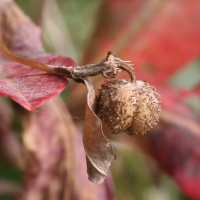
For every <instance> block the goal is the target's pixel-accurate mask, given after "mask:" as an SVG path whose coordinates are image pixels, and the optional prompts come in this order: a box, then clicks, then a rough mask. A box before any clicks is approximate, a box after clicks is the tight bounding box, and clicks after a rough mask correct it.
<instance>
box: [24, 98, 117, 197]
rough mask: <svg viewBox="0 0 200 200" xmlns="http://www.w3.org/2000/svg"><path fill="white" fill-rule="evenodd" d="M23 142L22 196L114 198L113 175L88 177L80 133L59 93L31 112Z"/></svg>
mask: <svg viewBox="0 0 200 200" xmlns="http://www.w3.org/2000/svg"><path fill="white" fill-rule="evenodd" d="M26 126H27V129H26V131H25V132H24V135H23V138H24V145H25V151H26V158H27V165H26V171H25V182H24V191H23V195H22V198H21V199H22V200H32V199H33V200H100V199H104V200H115V199H116V198H115V195H114V190H113V187H112V181H111V177H110V176H108V178H107V179H106V180H105V181H104V183H102V184H101V185H96V184H93V183H91V182H90V181H89V180H88V178H87V173H86V163H85V153H84V148H83V143H82V139H81V138H82V137H81V134H79V133H78V131H77V130H76V127H75V125H74V123H73V121H72V119H71V117H70V115H69V112H68V110H67V109H66V107H65V106H64V104H63V102H62V100H61V99H60V98H59V97H56V98H54V99H52V100H50V101H48V102H46V103H45V104H44V105H42V106H41V107H40V108H38V109H37V111H36V112H32V113H31V118H30V121H28V123H27V124H26Z"/></svg>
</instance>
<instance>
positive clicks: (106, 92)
mask: <svg viewBox="0 0 200 200" xmlns="http://www.w3.org/2000/svg"><path fill="white" fill-rule="evenodd" d="M101 87H102V88H101V89H100V90H99V93H98V97H99V116H100V118H101V119H102V120H103V121H104V123H105V124H106V125H107V126H108V127H110V128H111V130H112V132H113V133H115V134H116V133H121V132H126V133H128V134H131V135H133V134H142V135H143V134H145V133H146V131H147V130H150V128H152V127H153V125H154V124H156V122H157V121H158V120H159V115H160V112H161V102H160V95H159V94H158V93H157V92H156V91H155V88H154V87H152V86H150V85H149V84H148V83H146V82H143V81H136V83H133V82H130V81H128V80H124V79H122V80H119V79H113V80H110V81H106V82H105V83H104V84H102V86H101Z"/></svg>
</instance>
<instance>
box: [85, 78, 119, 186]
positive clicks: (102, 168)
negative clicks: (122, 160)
mask: <svg viewBox="0 0 200 200" xmlns="http://www.w3.org/2000/svg"><path fill="white" fill-rule="evenodd" d="M84 82H85V84H86V86H87V89H88V95H87V105H86V112H85V128H84V134H83V144H84V148H85V152H86V160H87V173H88V176H89V180H90V181H92V182H93V183H102V182H103V181H104V179H105V177H106V172H107V170H108V168H109V166H110V164H111V162H112V161H113V160H114V159H115V158H116V155H115V153H114V151H113V148H112V145H111V142H110V141H109V140H108V139H107V138H106V137H105V136H104V134H103V132H102V123H101V121H100V119H99V118H98V117H97V116H96V114H95V112H94V111H95V107H96V96H95V91H94V88H93V85H92V83H91V81H90V79H89V78H88V77H87V78H84Z"/></svg>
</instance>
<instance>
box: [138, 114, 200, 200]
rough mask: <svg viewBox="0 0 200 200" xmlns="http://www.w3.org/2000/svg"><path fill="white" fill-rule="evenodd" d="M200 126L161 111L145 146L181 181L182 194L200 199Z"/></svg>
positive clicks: (146, 139) (161, 164)
mask: <svg viewBox="0 0 200 200" xmlns="http://www.w3.org/2000/svg"><path fill="white" fill-rule="evenodd" d="M199 133H200V126H199V124H198V123H195V122H194V121H192V120H190V119H188V118H185V117H182V116H177V115H174V114H172V113H170V112H164V111H163V113H162V118H161V122H160V123H159V124H158V125H157V126H156V127H155V129H154V130H152V131H150V133H149V134H147V136H146V138H138V139H139V140H145V143H143V145H145V147H144V148H145V149H146V150H147V151H148V153H150V154H151V155H152V156H153V157H154V158H155V159H156V160H157V161H158V163H159V164H160V166H161V167H162V168H163V169H164V170H165V171H167V172H168V173H169V174H170V175H171V176H172V177H173V178H174V180H175V181H176V182H177V183H178V185H179V187H180V188H181V190H182V191H183V193H185V194H187V195H188V196H190V197H192V198H195V199H199V198H200V191H199V185H200V163H199V160H200V150H199V146H200V134H199Z"/></svg>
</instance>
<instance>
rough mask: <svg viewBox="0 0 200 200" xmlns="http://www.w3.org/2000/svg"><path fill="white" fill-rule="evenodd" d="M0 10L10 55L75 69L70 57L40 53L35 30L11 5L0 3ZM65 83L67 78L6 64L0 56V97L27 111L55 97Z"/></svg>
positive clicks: (9, 63)
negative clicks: (7, 98) (15, 103)
mask: <svg viewBox="0 0 200 200" xmlns="http://www.w3.org/2000/svg"><path fill="white" fill-rule="evenodd" d="M0 11H1V12H0V17H1V18H2V23H1V26H2V28H1V30H2V35H3V37H4V41H5V44H6V45H7V46H8V47H9V48H10V50H11V51H12V52H13V53H14V54H16V55H19V56H21V57H25V58H28V59H30V60H35V61H37V62H40V63H45V64H50V65H58V66H63V65H64V66H75V63H74V61H73V60H72V59H70V58H67V57H64V56H60V55H51V54H47V53H45V52H44V50H43V48H42V46H41V40H40V30H39V28H38V27H36V26H35V25H34V24H33V23H32V22H31V21H30V20H29V19H28V18H27V17H26V16H25V15H24V14H23V13H21V11H20V10H19V9H18V7H17V6H16V5H15V3H14V2H10V1H8V2H4V3H1V8H0ZM67 84H68V81H67V79H64V78H60V77H56V76H53V75H50V74H47V73H45V72H43V71H40V70H36V69H33V68H31V67H28V66H24V65H21V64H18V63H15V62H12V61H9V60H7V59H5V58H4V57H3V56H2V55H0V94H1V95H4V96H7V97H9V98H11V99H13V100H14V101H16V102H17V103H19V104H20V105H22V106H23V107H25V108H26V109H28V110H32V109H34V108H35V107H38V106H39V105H41V104H42V103H43V102H45V101H47V100H48V99H50V98H52V97H54V96H56V95H58V94H59V93H60V92H61V91H62V90H63V89H64V88H65V87H66V86H67Z"/></svg>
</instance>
